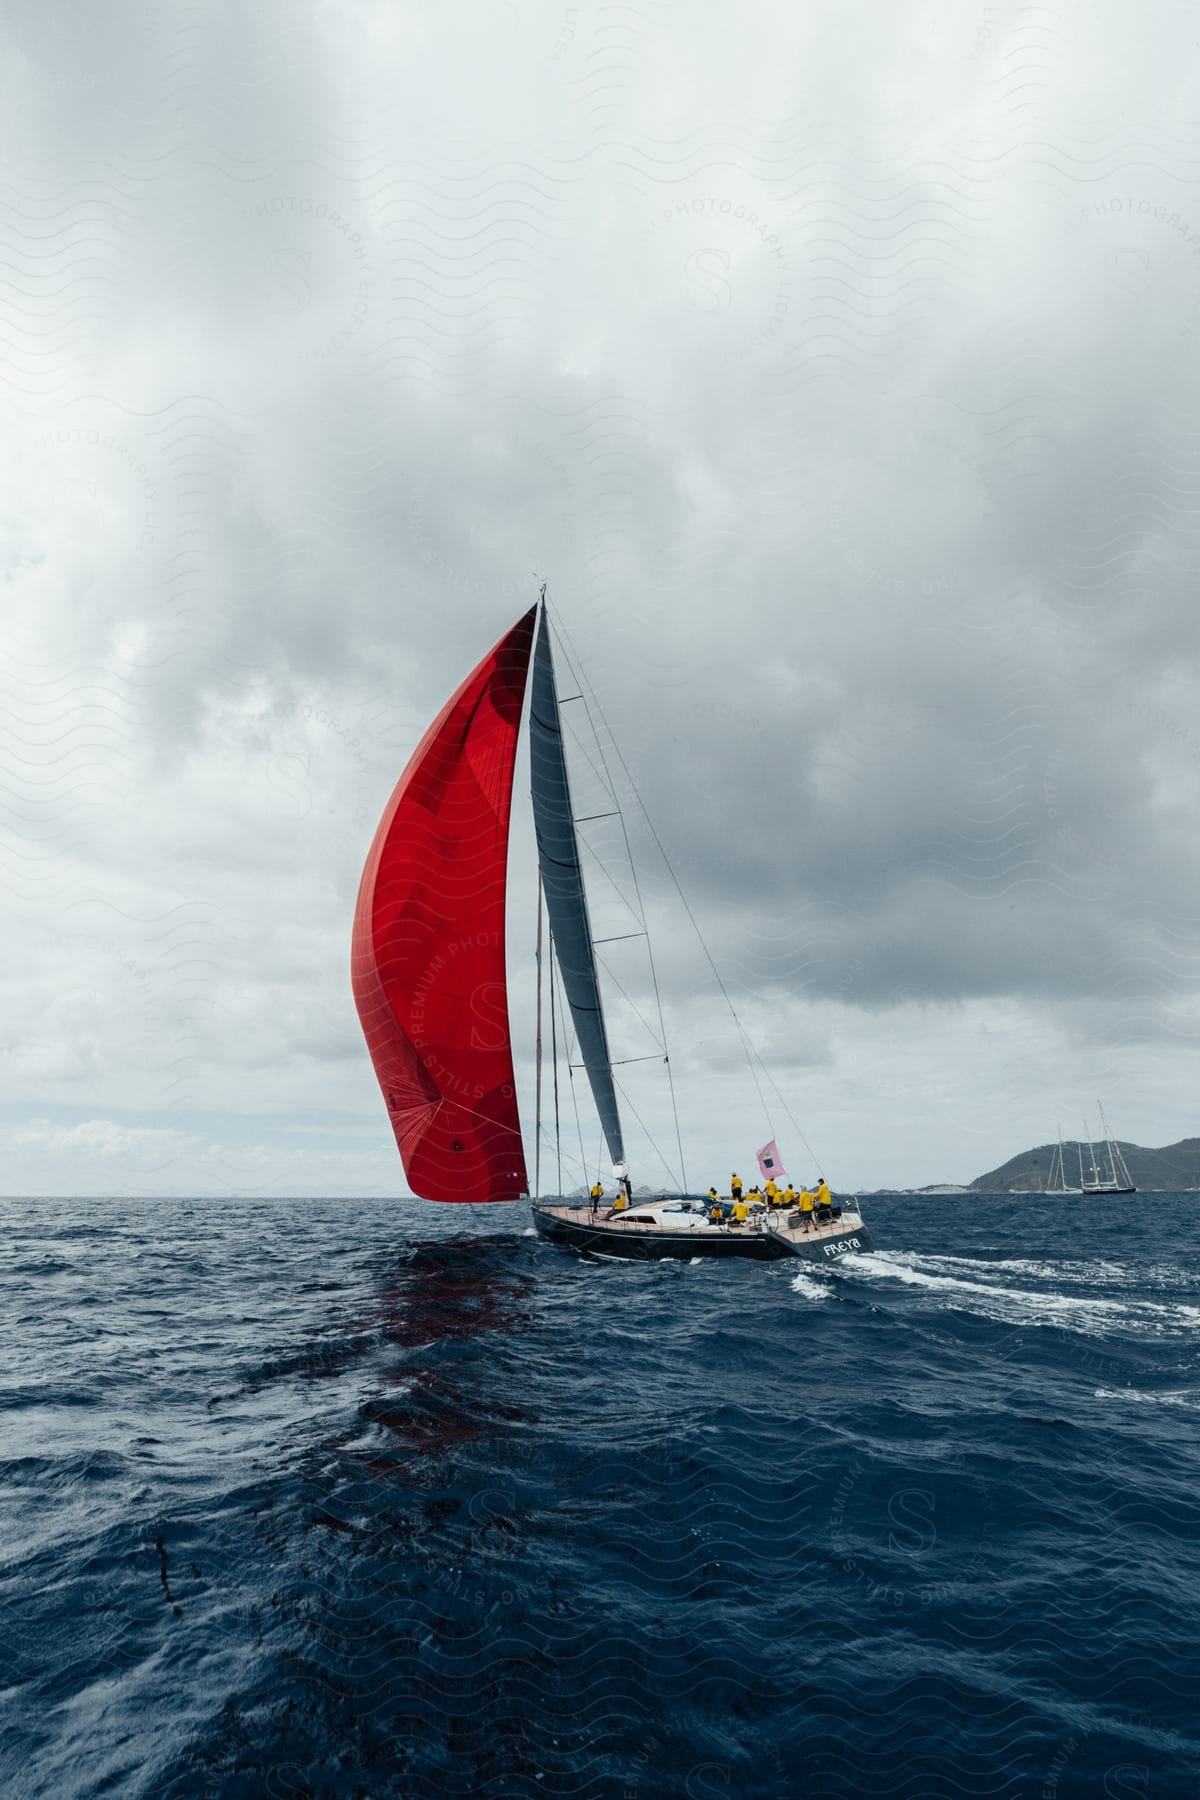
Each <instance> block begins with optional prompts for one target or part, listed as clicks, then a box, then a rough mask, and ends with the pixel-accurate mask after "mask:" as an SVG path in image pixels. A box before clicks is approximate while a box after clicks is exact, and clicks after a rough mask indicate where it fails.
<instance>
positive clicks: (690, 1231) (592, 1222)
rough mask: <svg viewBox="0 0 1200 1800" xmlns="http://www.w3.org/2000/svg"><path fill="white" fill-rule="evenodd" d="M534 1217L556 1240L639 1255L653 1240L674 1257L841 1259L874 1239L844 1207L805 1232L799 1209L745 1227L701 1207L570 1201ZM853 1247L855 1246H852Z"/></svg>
mask: <svg viewBox="0 0 1200 1800" xmlns="http://www.w3.org/2000/svg"><path fill="white" fill-rule="evenodd" d="M533 1207H534V1218H535V1222H537V1223H538V1224H539V1226H540V1228H541V1229H542V1230H543V1231H545V1230H546V1229H547V1228H549V1232H550V1235H558V1233H559V1231H562V1232H564V1233H566V1234H568V1235H569V1236H570V1238H571V1239H572V1240H574V1241H576V1242H577V1243H578V1242H580V1241H581V1240H583V1239H585V1238H586V1239H588V1240H589V1241H590V1242H591V1243H592V1244H594V1245H595V1246H596V1247H597V1248H599V1246H600V1243H601V1241H606V1243H607V1245H608V1246H611V1247H612V1248H613V1249H614V1250H615V1247H616V1243H617V1242H618V1241H620V1242H624V1243H627V1244H628V1245H629V1249H630V1253H632V1254H637V1255H643V1254H646V1253H647V1252H644V1251H640V1250H639V1251H636V1252H635V1251H634V1249H633V1247H634V1245H635V1244H636V1243H637V1242H638V1241H639V1240H647V1251H649V1248H650V1245H649V1240H652V1241H653V1243H654V1244H655V1245H656V1246H660V1247H661V1248H662V1250H663V1251H666V1250H667V1246H668V1245H669V1246H670V1249H669V1252H668V1253H669V1254H671V1255H677V1254H682V1255H688V1254H691V1253H693V1252H695V1253H699V1254H711V1253H715V1252H719V1251H720V1250H722V1249H723V1247H724V1246H726V1245H727V1246H728V1248H729V1250H730V1251H731V1252H736V1251H738V1250H740V1251H742V1252H743V1253H744V1254H745V1253H748V1254H751V1255H759V1256H762V1255H766V1256H787V1255H789V1254H791V1255H796V1256H807V1257H816V1258H821V1257H824V1256H826V1255H830V1254H835V1253H836V1250H835V1247H836V1248H840V1247H841V1246H842V1245H847V1244H848V1240H851V1239H855V1240H856V1241H855V1242H854V1244H853V1246H852V1247H854V1248H866V1247H867V1245H868V1244H869V1239H868V1238H867V1234H866V1231H865V1228H864V1226H863V1222H862V1217H861V1215H860V1213H859V1212H858V1209H857V1208H856V1207H853V1206H849V1205H847V1206H843V1208H842V1210H841V1216H840V1217H839V1218H836V1219H831V1220H829V1221H828V1222H827V1223H825V1224H817V1223H815V1222H814V1223H812V1224H811V1225H810V1226H809V1228H808V1229H807V1230H805V1228H804V1223H803V1220H804V1215H803V1214H802V1213H800V1212H797V1211H796V1210H795V1208H788V1209H787V1210H784V1211H774V1212H771V1213H763V1212H756V1213H752V1214H751V1216H750V1217H749V1218H748V1219H747V1220H746V1222H745V1223H744V1224H743V1225H730V1224H721V1225H714V1224H713V1223H712V1221H711V1220H710V1219H709V1218H708V1216H707V1213H705V1212H704V1211H702V1210H701V1209H700V1208H695V1209H692V1208H687V1209H685V1208H682V1207H680V1206H679V1205H678V1204H677V1203H676V1204H674V1205H673V1204H672V1203H671V1202H670V1201H667V1202H665V1203H662V1204H660V1205H658V1206H655V1205H653V1204H650V1205H647V1204H646V1203H644V1202H643V1203H641V1204H635V1205H634V1207H633V1208H631V1209H630V1210H629V1211H627V1212H613V1211H612V1209H611V1207H609V1206H607V1205H606V1206H600V1207H597V1208H595V1209H594V1210H593V1209H592V1208H591V1207H589V1206H587V1205H586V1204H583V1205H581V1204H578V1203H577V1204H574V1205H571V1204H569V1203H567V1202H564V1201H546V1200H535V1201H534V1203H533ZM848 1247H850V1246H848Z"/></svg>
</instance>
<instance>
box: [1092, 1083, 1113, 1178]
mask: <svg viewBox="0 0 1200 1800" xmlns="http://www.w3.org/2000/svg"><path fill="white" fill-rule="evenodd" d="M1096 1105H1097V1106H1098V1107H1100V1124H1101V1126H1102V1127H1103V1130H1104V1147H1105V1149H1106V1150H1107V1151H1108V1168H1109V1174H1110V1176H1111V1178H1112V1184H1113V1186H1114V1187H1116V1185H1117V1165H1116V1161H1115V1160H1114V1157H1113V1141H1112V1132H1111V1131H1110V1130H1109V1129H1108V1120H1107V1119H1106V1118H1105V1116H1104V1108H1103V1107H1102V1106H1100V1102H1099V1100H1097V1102H1096Z"/></svg>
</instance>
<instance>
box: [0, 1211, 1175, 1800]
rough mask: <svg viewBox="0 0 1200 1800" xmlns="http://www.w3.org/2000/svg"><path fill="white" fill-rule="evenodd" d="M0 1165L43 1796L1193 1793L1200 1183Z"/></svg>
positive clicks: (13, 1593)
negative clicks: (668, 1186) (44, 1187)
mask: <svg viewBox="0 0 1200 1800" xmlns="http://www.w3.org/2000/svg"><path fill="white" fill-rule="evenodd" d="M865 1211H866V1215H867V1220H868V1223H869V1225H870V1226H871V1229H872V1231H873V1232H874V1234H875V1237H876V1239H877V1243H878V1249H877V1250H876V1252H875V1253H874V1254H872V1255H871V1256H868V1257H863V1258H847V1259H845V1260H844V1261H842V1262H841V1263H839V1264H838V1265H837V1267H836V1268H832V1269H830V1270H828V1271H824V1270H821V1271H816V1272H813V1271H810V1270H808V1269H806V1268H804V1267H803V1266H802V1265H800V1264H796V1265H794V1266H789V1265H788V1264H786V1263H784V1264H772V1265H761V1266H760V1265H754V1264H744V1265H736V1264H712V1265H703V1264H693V1265H670V1264H668V1265H658V1266H652V1267H648V1268H638V1267H633V1266H622V1265H607V1264H603V1265H602V1264H589V1263H585V1262H582V1261H579V1260H577V1259H575V1258H574V1257H573V1256H571V1255H570V1254H569V1253H566V1252H563V1251H560V1250H555V1249H553V1248H550V1247H548V1246H546V1245H543V1244H542V1243H541V1242H540V1241H539V1240H537V1239H536V1238H535V1237H533V1236H532V1235H531V1234H530V1227H529V1224H528V1216H527V1214H525V1213H524V1212H522V1211H519V1210H518V1209H516V1208H513V1209H507V1208H506V1209H503V1210H501V1209H491V1210H490V1211H488V1212H484V1211H482V1210H480V1211H478V1212H476V1211H471V1212H468V1211H467V1209H458V1208H450V1207H446V1208H438V1207H434V1206H427V1205H423V1204H421V1203H417V1202H388V1203H384V1202H380V1201H377V1200H370V1201H328V1200H326V1201H313V1200H279V1199H272V1200H265V1201H253V1202H252V1201H242V1200H236V1201H235V1200H229V1201H224V1202H214V1201H208V1200H205V1201H194V1200H177V1199H175V1200H157V1201H156V1200H147V1199H133V1200H130V1199H96V1200H7V1201H4V1202H2V1203H0V1213H2V1221H0V1267H2V1275H0V1340H2V1344H3V1358H2V1363H0V1384H2V1385H0V1409H2V1410H0V1423H2V1437H0V1457H2V1467H3V1479H2V1482H0V1506H2V1508H3V1531H2V1533H0V1553H2V1558H3V1568H2V1587H0V1594H2V1601H0V1606H2V1618H0V1692H2V1696H3V1702H2V1706H0V1790H2V1791H3V1793H4V1794H5V1795H6V1796H26V1795H38V1796H41V1795H45V1796H54V1800H68V1797H70V1796H84V1795H100V1794H112V1795H119V1796H122V1797H124V1796H143V1795H147V1796H148V1795H155V1796H159V1795H162V1796H172V1797H174V1796H180V1797H182V1796H191V1795H205V1796H260V1795H271V1796H297V1795H317V1796H325V1795H328V1796H347V1797H349V1796H391V1795H397V1796H422V1797H423V1796H437V1797H438V1800H443V1797H444V1796H473V1795H497V1796H499V1795H521V1796H524V1795H530V1796H534V1795H536V1796H542V1797H549V1796H567V1795H570V1796H595V1797H596V1800H601V1797H608V1796H612V1797H614V1800H659V1797H661V1796H676V1795H678V1796H684V1797H687V1800H726V1797H727V1796H731V1795H735V1794H736V1795H755V1796H757V1795H762V1796H781V1797H782V1796H792V1795H805V1796H806V1795H814V1796H821V1797H822V1800H824V1797H826V1796H880V1795H906V1796H913V1797H914V1800H916V1797H922V1800H923V1797H925V1796H941V1795H945V1796H951V1795H953V1796H954V1797H955V1800H961V1797H962V1796H964V1795H967V1796H974V1795H986V1796H993V1795H994V1796H1003V1797H1004V1800H1022V1797H1028V1800H1069V1797H1071V1796H1075V1795H1087V1796H1097V1795H1099V1796H1113V1797H1117V1796H1128V1797H1134V1796H1136V1797H1141V1796H1149V1795H1153V1796H1160V1795H1161V1796H1166V1795H1171V1796H1174V1795H1180V1796H1183V1795H1187V1796H1194V1795H1195V1794H1196V1793H1197V1791H1198V1789H1200V1708H1198V1705H1197V1697H1198V1696H1200V1646H1198V1642H1197V1638H1198V1633H1197V1629H1196V1615H1197V1602H1198V1601H1200V1569H1198V1563H1197V1548H1198V1544H1197V1540H1198V1536H1200V1533H1198V1525H1200V1480H1198V1464H1197V1449H1198V1442H1200V1272H1198V1271H1200V1255H1198V1252H1200V1227H1198V1224H1197V1218H1198V1216H1200V1202H1198V1201H1197V1200H1196V1199H1193V1198H1190V1197H1185V1196H1165V1197H1156V1196H1152V1195H1142V1196H1139V1197H1138V1198H1137V1199H1136V1200H1135V1201H1133V1202H1129V1201H1124V1200H1121V1201H1096V1200H1087V1201H1083V1200H1070V1199H1068V1200H1063V1201H1057V1202H1054V1203H1051V1204H1044V1205H1043V1204H1041V1203H1039V1202H1038V1201H1036V1200H1034V1199H1019V1198H1005V1199H996V1200H986V1199H982V1198H979V1197H976V1196H972V1197H970V1198H969V1199H962V1198H957V1197H952V1198H947V1199H929V1198H919V1199H912V1200H904V1199H901V1198H898V1197H897V1198H882V1199H875V1200H872V1201H869V1202H867V1203H866V1207H865Z"/></svg>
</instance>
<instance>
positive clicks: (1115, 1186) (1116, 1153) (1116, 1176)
mask: <svg viewBox="0 0 1200 1800" xmlns="http://www.w3.org/2000/svg"><path fill="white" fill-rule="evenodd" d="M1096 1105H1097V1106H1098V1107H1099V1108H1100V1124H1101V1126H1102V1127H1103V1130H1104V1148H1105V1150H1106V1151H1107V1152H1108V1174H1107V1175H1105V1173H1104V1171H1103V1169H1101V1168H1100V1167H1098V1165H1097V1163H1096V1149H1095V1145H1094V1144H1093V1143H1092V1141H1091V1138H1090V1136H1089V1138H1088V1154H1089V1157H1090V1159H1091V1165H1092V1179H1091V1180H1090V1181H1085V1180H1083V1179H1082V1173H1081V1185H1082V1188H1083V1191H1084V1193H1085V1194H1136V1193H1137V1188H1136V1187H1135V1186H1134V1183H1133V1179H1132V1177H1131V1175H1130V1173H1129V1169H1128V1167H1127V1166H1126V1162H1125V1158H1124V1157H1123V1156H1122V1154H1121V1146H1120V1145H1119V1144H1118V1143H1117V1141H1116V1139H1115V1138H1114V1137H1113V1134H1112V1132H1111V1131H1110V1130H1109V1128H1108V1120H1107V1119H1106V1118H1105V1116H1104V1108H1103V1106H1101V1105H1100V1102H1099V1101H1098V1100H1097V1102H1096ZM1084 1131H1085V1132H1086V1131H1087V1125H1086V1123H1085V1125H1084Z"/></svg>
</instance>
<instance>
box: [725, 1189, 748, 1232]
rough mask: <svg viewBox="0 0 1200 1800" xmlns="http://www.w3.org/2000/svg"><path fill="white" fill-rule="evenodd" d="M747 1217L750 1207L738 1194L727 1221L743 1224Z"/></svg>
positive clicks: (733, 1223) (732, 1223)
mask: <svg viewBox="0 0 1200 1800" xmlns="http://www.w3.org/2000/svg"><path fill="white" fill-rule="evenodd" d="M749 1217H750V1208H749V1207H748V1206H747V1205H746V1202H745V1201H744V1200H743V1199H742V1196H741V1195H740V1194H739V1195H738V1197H737V1199H736V1200H735V1201H734V1203H733V1211H732V1212H731V1213H730V1215H729V1223H730V1224H731V1225H744V1224H745V1223H746V1220H747V1219H748V1218H749Z"/></svg>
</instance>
